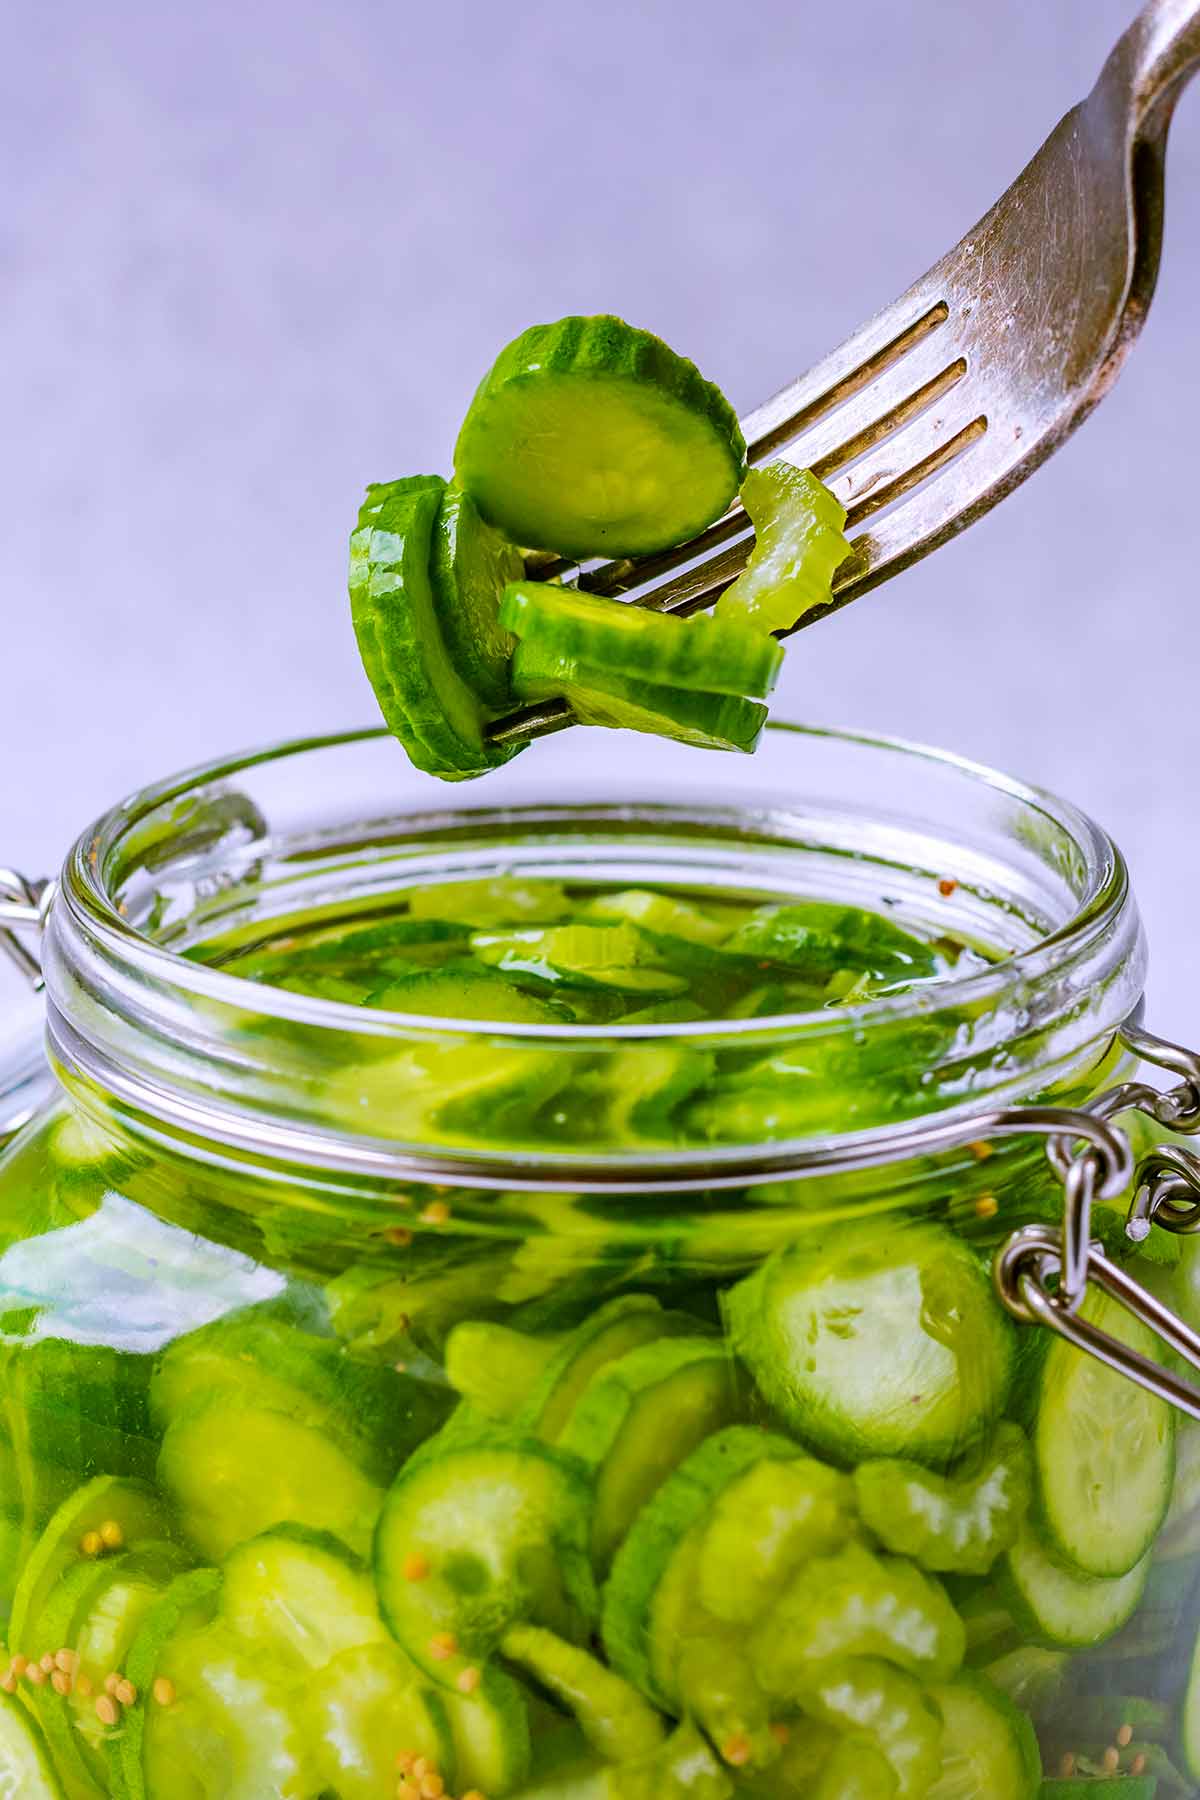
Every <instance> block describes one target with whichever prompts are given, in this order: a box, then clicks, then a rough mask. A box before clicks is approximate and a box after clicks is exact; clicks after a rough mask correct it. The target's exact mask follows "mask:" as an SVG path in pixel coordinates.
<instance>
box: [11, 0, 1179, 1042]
mask: <svg viewBox="0 0 1200 1800" xmlns="http://www.w3.org/2000/svg"><path fill="white" fill-rule="evenodd" d="M1129 13H1130V8H1129V7H1128V6H1127V5H1126V4H1123V3H1122V0H1025V3H1018V0H1007V3H1006V4H1004V3H998V4H993V5H988V6H986V7H985V6H983V5H981V4H978V3H974V4H968V5H966V6H964V5H962V4H961V0H909V4H907V5H903V6H896V5H895V4H894V3H893V0H858V4H857V5H855V6H852V7H847V6H835V7H830V6H824V5H823V6H814V5H804V4H800V3H798V0H759V4H757V5H755V6H753V7H747V8H744V9H742V8H737V7H732V6H729V5H720V6H718V5H717V4H715V0H641V3H639V4H613V3H611V0H607V3H605V0H599V3H597V0H544V3H543V4H520V3H517V4H509V5H504V4H496V3H495V0H491V3H489V0H439V4H436V5H425V6H414V5H411V4H404V3H403V0H393V3H392V4H382V3H372V0H342V3H341V4H338V5H333V4H327V5H317V4H313V3H312V0H288V4H286V5H285V4H282V3H281V0H262V3H260V4H245V3H243V4H240V5H236V6H235V5H232V4H229V3H228V0H205V4H204V5H203V6H202V7H190V8H184V7H164V6H162V5H161V3H160V0H155V3H154V4H149V3H141V0H112V3H111V4H109V5H108V6H106V7H103V8H100V7H95V6H93V5H90V4H87V3H86V0H62V3H61V4H59V5H57V6H55V7H53V8H49V7H35V6H34V5H33V4H29V3H26V4H22V3H20V0H18V3H15V4H13V3H10V4H9V5H8V6H6V7H3V8H2V9H0V16H2V17H3V21H4V56H3V63H2V66H0V295H2V306H3V327H2V329H3V348H2V354H0V420H2V421H3V430H2V432H0V494H2V496H3V503H2V506H0V581H2V588H0V593H2V596H3V597H2V599H0V607H2V609H3V611H2V614H0V617H2V621H3V630H2V643H3V648H2V650H0V657H2V662H0V708H2V713H0V717H2V720H3V726H2V734H0V862H14V863H16V864H17V865H19V866H22V867H24V868H26V869H28V870H31V871H33V872H40V871H44V870H47V869H49V868H51V867H52V866H53V865H55V864H56V863H57V861H58V860H59V858H60V856H61V853H62V851H63V850H64V848H65V846H66V844H67V842H68V840H69V838H70V837H71V836H72V835H73V834H74V832H75V831H76V830H78V829H79V828H80V827H81V826H82V825H83V824H84V823H86V821H87V820H88V818H89V817H90V816H91V815H92V814H93V813H95V812H96V811H97V810H99V809H100V808H101V806H103V805H104V804H105V803H107V802H108V801H110V800H112V799H113V798H115V797H116V796H117V795H118V794H120V793H121V792H123V791H124V790H126V789H128V788H130V787H132V786H134V785H136V784H138V783H139V782H141V781H142V780H143V779H145V778H148V777H151V776H154V775H158V774H162V773H165V772H167V771H169V770H171V769H173V768H175V767H178V766H182V765H184V764H187V763H189V762H191V761H193V760H197V759H200V758H202V757H206V756H208V755H211V754H214V753H217V752H219V751H222V750H226V749H232V748H234V747H237V746H240V745H243V744H246V743H253V742H256V741H259V740H266V739H268V738H271V737H272V736H275V735H278V734H290V733H301V732H304V731H306V730H310V729H312V730H319V729H323V728H326V727H331V728H335V727H338V726H341V725H343V724H354V723H358V722H361V721H365V720H369V719H371V718H372V717H373V703H372V699H371V696H370V693H369V691H368V690H367V689H366V686H365V683H364V679H363V676H362V672H361V669H360V668H359V666H358V663H357V659H356V655H355V650H354V645H353V641H352V637H351V634H350V631H349V627H348V622H347V616H346V604H345V598H344V562H345V540H346V534H347V530H348V526H349V523H350V520H351V518H352V515H353V512H354V508H355V505H356V503H357V499H358V495H359V491H360V489H361V488H362V486H363V484H364V483H365V482H366V481H367V480H368V479H369V478H381V477H386V476H391V475H395V474H401V473H407V472H410V471H412V470H415V469H422V468H426V467H430V466H433V467H443V468H444V467H445V466H446V464H447V461H448V458H449V453H450V449H451V445H452V443H453V437H454V432H455V428H456V425H457V422H458V420H459V417H460V415H461V413H462V410H463V407H464V405H465V403H466V401H467V399H468V397H469V395H470V392H471V389H472V387H473V385H474V383H475V381H476V379H477V378H478V376H479V374H480V373H481V372H482V370H483V368H484V367H485V366H486V364H487V363H488V362H489V361H490V359H491V357H492V355H493V354H494V352H495V350H496V349H497V348H498V346H499V345H500V344H501V343H503V342H504V341H505V340H506V339H507V338H508V337H510V336H512V335H513V334H514V333H515V332H516V331H518V330H519V329H520V328H521V327H523V326H524V325H526V324H528V323H531V322H532V321H534V320H538V319H543V318H553V317H555V316H556V315H558V314H561V313H565V312H569V311H597V310H613V311H616V312H620V313H623V314H625V315H626V316H628V317H629V318H631V319H633V320H635V321H637V322H639V323H644V324H648V325H650V326H652V327H653V328H654V329H655V330H658V331H660V332H661V333H662V334H663V335H664V336H666V337H667V338H668V339H670V340H671V341H672V342H673V343H674V344H676V345H677V346H678V347H679V348H681V349H683V350H685V351H687V352H688V353H690V354H692V355H693V356H695V358H696V359H697V361H698V362H699V363H700V365H701V367H702V368H703V369H704V371H705V372H706V373H707V374H709V375H711V376H712V377H713V378H714V379H716V380H717V381H719V382H721V383H722V385H723V386H724V387H725V388H726V389H727V391H728V392H729V393H730V395H731V396H732V397H733V398H734V399H735V400H736V401H737V402H738V403H739V404H740V405H742V406H743V407H745V406H749V405H751V404H752V403H754V402H755V401H756V400H758V399H760V398H762V397H763V396H764V395H766V394H767V393H769V392H770V391H772V390H774V389H775V388H777V387H779V386H780V385H782V384H783V383H784V382H785V381H787V380H788V379H789V378H790V377H791V376H792V375H793V374H795V373H796V372H797V371H798V370H799V369H801V368H803V367H805V366H806V365H807V364H809V363H810V362H811V361H813V360H814V359H815V358H816V357H817V356H818V355H819V354H820V353H821V352H822V351H823V350H825V349H826V348H827V347H829V346H830V345H831V344H833V343H834V342H836V341H837V340H838V339H839V338H840V337H842V336H843V335H844V334H845V333H846V332H847V331H848V330H849V329H850V328H851V327H852V326H853V325H854V324H855V323H856V322H857V321H858V320H859V319H860V318H861V317H863V316H864V315H865V314H867V313H868V312H870V311H873V310H874V309H875V308H876V307H877V306H878V305H880V304H882V303H883V302H885V301H886V300H888V299H890V298H891V297H892V295H893V294H895V293H896V292H898V291H899V290H900V289H901V288H902V287H904V286H905V285H906V284H907V283H908V282H909V280H910V279H912V277H913V276H915V275H916V274H917V273H919V271H920V270H921V269H923V268H924V267H925V266H926V265H927V264H928V263H930V262H931V261H933V260H934V259H935V257H936V256H938V255H939V254H940V253H941V252H942V250H944V249H945V248H947V247H948V246H949V245H950V244H951V243H952V242H953V241H954V240H955V239H956V238H957V237H958V236H960V235H961V233H962V232H963V231H964V230H965V229H966V228H967V227H968V226H969V225H971V224H972V223H973V221H974V220H975V218H976V217H977V216H978V215H979V214H980V213H981V212H982V211H983V210H984V209H985V208H986V207H987V205H988V204H990V202H991V201H992V200H993V199H994V198H995V196H996V195H997V194H998V193H999V191H1000V190H1001V189H1002V188H1003V187H1004V186H1005V185H1006V184H1007V183H1008V181H1009V180H1010V179H1011V178H1012V177H1013V176H1014V175H1015V174H1016V172H1017V170H1018V168H1019V167H1020V165H1021V164H1022V162H1023V161H1024V160H1025V159H1026V157H1027V156H1028V155H1029V154H1030V153H1031V152H1032V151H1033V150H1034V148H1035V147H1036V145H1037V144H1038V142H1039V141H1040V140H1041V138H1042V137H1043V136H1044V135H1045V133H1046V131H1048V130H1049V128H1050V127H1051V126H1052V125H1053V123H1054V122H1055V120H1056V119H1057V117H1058V116H1059V115H1060V114H1061V113H1062V112H1063V111H1064V110H1065V109H1066V108H1067V107H1068V106H1069V105H1070V104H1071V103H1072V102H1073V101H1074V100H1075V99H1077V98H1078V97H1079V96H1080V95H1081V94H1082V92H1083V91H1084V90H1085V89H1086V88H1087V86H1088V85H1089V84H1090V82H1091V80H1092V78H1093V76H1094V74H1095V72H1096V70H1097V69H1098V67H1099V65H1100V63H1101V61H1102V60H1103V57H1104V55H1105V54H1106V52H1107V50H1108V47H1109V45H1110V43H1111V41H1112V40H1113V39H1114V38H1115V36H1116V35H1117V33H1118V31H1119V30H1120V29H1121V27H1122V26H1123V24H1124V22H1125V20H1126V19H1127V18H1128V16H1129ZM739 16H743V17H744V18H745V21H746V23H745V25H744V27H739V25H738V23H737V20H738V18H739ZM1198 281H1200V107H1198V106H1197V105H1196V103H1195V101H1194V100H1191V99H1189V100H1188V101H1185V103H1184V105H1183V108H1182V109H1181V114H1180V117H1179V119H1178V121H1177V123H1176V127H1175V133H1174V141H1173V155H1172V164H1171V197H1170V206H1169V214H1168V230H1167V250H1166V257H1165V263H1164V269H1163V275H1162V281H1161V286H1160V293H1159V298H1158V300H1157V302H1156V306H1155V309H1154V312H1153V314H1152V316H1151V320H1150V323H1149V326H1148V328H1147V330H1146V333H1145V336H1144V338H1143V340H1142V343H1141V345H1140V346H1139V348H1138V350H1137V352H1136V354H1135V356H1134V358H1133V361H1132V363H1131V365H1130V367H1129V369H1128V370H1127V372H1126V375H1125V377H1124V379H1123V381H1122V383H1121V385H1120V386H1119V388H1118V389H1117V391H1116V393H1115V394H1114V395H1113V397H1112V398H1110V399H1109V400H1108V401H1107V402H1106V403H1105V405H1104V407H1103V408H1102V410H1101V412H1100V413H1099V414H1098V416H1097V417H1096V419H1095V420H1093V422H1092V423H1091V424H1090V425H1089V426H1088V427H1087V428H1086V429H1085V431H1084V432H1083V433H1082V435H1081V436H1080V437H1079V438H1078V439H1077V440H1076V441H1075V443H1074V444H1072V445H1071V446H1069V447H1068V449H1067V450H1066V451H1065V452H1063V453H1062V454H1061V455H1060V456H1059V457H1057V458H1056V459H1055V460H1054V462H1053V463H1052V464H1051V465H1050V466H1049V467H1048V468H1047V469H1046V470H1045V471H1044V472H1043V473H1042V474H1041V475H1039V476H1038V478H1037V479H1036V480H1035V481H1034V482H1032V483H1031V484H1030V485H1029V486H1028V487H1027V488H1025V489H1024V490H1022V492H1021V493H1019V494H1018V495H1017V496H1016V497H1015V498H1013V499H1012V500H1010V501H1008V502H1007V503H1006V504H1005V505H1004V506H1003V507H1002V508H1001V509H1000V511H999V512H998V513H995V514H993V515H992V517H991V518H990V519H989V520H987V521H985V522H984V523H983V524H982V525H980V526H978V527H977V528H976V529H975V530H973V531H972V532H970V533H969V534H968V535H967V537H966V538H964V539H960V540H959V541H958V542H957V543H956V544H954V545H952V546H951V547H949V548H948V549H946V550H944V551H942V552H941V553H939V554H938V555H937V556H936V557H934V558H933V559H932V561H930V562H928V563H926V564H925V565H924V566H923V567H922V568H920V569H918V570H917V571H915V572H914V573H911V574H909V575H908V576H906V577H904V578H903V579H902V580H901V581H899V582H897V583H895V584H892V585H891V586H889V587H887V588H885V589H884V590H883V591H882V592H881V593H879V594H877V595H875V596H872V597H870V598H868V599H866V600H864V601H863V602H862V603H861V604H860V605H859V606H857V607H855V608H852V609H851V610H850V612H849V613H848V614H846V615H843V616H842V617H841V618H840V619H838V620H836V621H832V622H830V623H828V624H826V625H824V626H822V627H821V628H820V629H818V630H816V631H813V632H811V633H808V634H806V635H805V636H804V638H803V639H802V640H800V641H799V642H798V643H797V645H796V647H795V648H794V650H793V652H792V654H791V655H790V656H789V659H788V669H787V675H786V679H785V683H784V687H783V691H782V710H784V711H786V712H790V713H791V714H793V715H797V716H801V715H802V716H807V717H810V718H813V719H817V720H821V721H826V722H836V723H843V724H855V725H860V726H864V727H867V728H872V729H878V730H890V731H898V732H901V733H904V734H907V735H909V736H915V737H920V738H926V739H930V740H935V741H938V742H940V743H942V744H944V745H947V746H950V747H953V748H954V749H956V750H960V751H962V752H964V753H967V754H969V755H973V756H977V757H981V758H983V759H985V760H988V761H992V762H995V763H999V764H1000V765H1002V766H1004V767H1006V768H1009V769H1011V770H1012V771H1014V772H1015V773H1018V774H1021V775H1024V776H1027V777H1030V778H1032V779H1034V780H1038V781H1042V782H1045V783H1048V784H1050V785H1052V786H1056V787H1058V788H1060V789H1061V790H1063V791H1065V792H1066V793H1068V794H1069V795H1070V796H1071V797H1073V798H1074V799H1076V800H1077V801H1079V802H1081V803H1082V804H1084V805H1085V806H1087V807H1089V808H1090V809H1092V810H1093V811H1094V812H1096V813H1097V814H1098V815H1099V816H1100V818H1101V819H1103V820H1104V822H1105V823H1106V824H1108V825H1109V827H1110V828H1111V829H1112V830H1113V831H1114V832H1115V833H1116V834H1117V835H1118V837H1119V838H1120V840H1121V841H1122V843H1123V844H1124V846H1125V849H1126V850H1127V852H1128V854H1129V856H1130V858H1131V860H1132V862H1133V865H1134V871H1135V877H1136V880H1137V883H1138V887H1139V890H1140V894H1141V899H1142V904H1143V908H1144V910H1145V913H1146V915H1147V919H1148V922H1149V925H1150V928H1151V933H1152V940H1153V943H1154V947H1155V972H1154V978H1153V996H1152V998H1153V1008H1152V1016H1153V1017H1154V1019H1155V1020H1156V1022H1157V1023H1158V1024H1159V1026H1160V1028H1165V1029H1167V1030H1175V1031H1176V1032H1178V1033H1180V1034H1185V1035H1186V1034H1190V1035H1191V1037H1192V1038H1193V1040H1195V1039H1197V1038H1198V1037H1200V957H1198V956H1197V954H1196V951H1195V948H1194V943H1193V926H1192V915H1193V912H1194V910H1195V901H1194V898H1193V896H1194V895H1195V893H1196V891H1197V887H1198V883H1200V839H1198V837H1197V832H1196V828H1195V821H1196V810H1197V807H1196V794H1197V782H1198V780H1200V770H1198V767H1197V753H1198V751H1200V728H1198V725H1197V708H1196V698H1195V696H1196V664H1197V655H1196V652H1197V644H1198V641H1200V625H1198V624H1197V620H1196V618H1195V607H1196V601H1197V581H1196V567H1197V560H1198V558H1200V506H1198V504H1197V498H1196V490H1197V481H1196V474H1197V469H1198V468H1200V452H1198V451H1197V448H1196V445H1195V441H1194V433H1193V431H1192V421H1193V419H1194V418H1195V416H1196V414H1197V413H1198V412H1200V373H1198V370H1200V332H1198V331H1197V327H1196V319H1197V308H1196V288H1197V283H1198ZM606 748H608V747H606ZM611 754H612V755H613V756H614V757H620V756H630V757H635V756H639V755H641V754H642V749H641V747H640V746H639V745H638V744H637V743H636V742H635V741H632V740H630V741H624V740H619V741H615V742H614V743H613V744H612V745H611ZM4 983H5V977H3V976H0V993H10V992H11V991H12V990H11V985H7V986H6V985H4Z"/></svg>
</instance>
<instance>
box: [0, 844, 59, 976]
mask: <svg viewBox="0 0 1200 1800" xmlns="http://www.w3.org/2000/svg"><path fill="white" fill-rule="evenodd" d="M53 898H54V883H53V882H51V881H29V880H27V879H26V877H25V876H24V875H19V874H18V873H17V871H16V870H15V869H0V950H2V951H3V952H4V954H5V955H6V956H7V957H9V959H10V960H11V961H12V962H14V963H15V964H16V966H17V968H18V969H19V970H20V971H21V974H22V975H24V977H25V979H26V980H27V981H28V982H29V984H30V986H31V987H33V988H34V989H39V988H40V987H41V985H42V965H41V963H40V962H39V961H38V958H37V955H36V953H35V952H34V951H33V950H31V949H30V948H29V946H28V944H26V943H24V942H23V941H22V939H21V938H19V937H18V936H17V932H18V931H36V932H38V933H39V934H40V933H41V931H42V929H43V927H44V926H45V923H46V914H47V913H48V912H49V910H50V902H51V901H52V899H53Z"/></svg>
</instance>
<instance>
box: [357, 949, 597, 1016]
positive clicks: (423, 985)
mask: <svg viewBox="0 0 1200 1800" xmlns="http://www.w3.org/2000/svg"><path fill="white" fill-rule="evenodd" d="M368 1004H369V1005H371V1006H376V1007H382V1008H385V1009H386V1010H387V1011H388V1012H407V1013H420V1014H422V1015H423V1016H425V1017H427V1018H439V1019H448V1020H456V1019H482V1020H485V1021H486V1020H493V1021H495V1023H496V1024H497V1025H561V1024H562V1023H563V1021H564V1019H569V1017H570V1014H569V1013H566V1012H564V1011H563V1010H562V1009H561V1007H556V1006H551V1005H548V1004H547V1003H546V1001H544V1000H539V999H538V998H537V996H536V995H535V994H527V993H524V992H523V991H522V990H521V989H520V988H519V987H516V986H515V985H514V984H513V983H512V982H511V981H505V980H504V978H503V976H501V975H498V974H496V973H495V972H494V971H493V970H491V969H487V968H483V969H481V968H480V967H479V964H478V963H477V962H468V961H467V960H466V958H463V960H462V961H461V962H460V961H455V962H454V963H451V964H449V965H444V966H443V967H442V968H440V969H423V970H421V971H420V972H418V973H415V974H412V975H404V976H401V977H400V978H399V980H395V981H389V982H387V983H386V985H385V986H383V987H381V988H376V989H375V991H374V992H373V993H372V994H371V997H370V1000H369V1002H368Z"/></svg>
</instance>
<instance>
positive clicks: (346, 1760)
mask: <svg viewBox="0 0 1200 1800" xmlns="http://www.w3.org/2000/svg"><path fill="white" fill-rule="evenodd" d="M296 1710H297V1713H298V1716H299V1717H300V1718H301V1719H302V1720H303V1721H304V1733H305V1738H306V1740H307V1743H308V1746H309V1749H310V1754H311V1757H312V1761H313V1764H314V1767H315V1768H316V1771H317V1778H318V1780H319V1781H320V1782H322V1783H324V1784H325V1785H326V1787H328V1788H329V1789H330V1790H331V1791H332V1792H333V1793H335V1794H336V1795H337V1797H338V1800H382V1796H384V1795H390V1794H393V1793H394V1792H395V1791H396V1769H397V1757H398V1756H403V1755H409V1756H414V1757H417V1756H419V1757H424V1759H425V1761H426V1763H427V1765H428V1772H429V1773H431V1774H437V1775H440V1776H441V1777H442V1778H443V1779H444V1780H447V1781H453V1780H454V1779H455V1772H454V1745H453V1739H452V1738H451V1735H450V1725H449V1720H448V1719H447V1716H446V1709H445V1706H444V1705H443V1703H442V1698H441V1696H440V1695H439V1694H438V1693H436V1692H435V1691H434V1689H433V1688H431V1687H428V1686H425V1685H423V1684H422V1683H421V1681H420V1678H419V1676H418V1674H417V1671H416V1670H415V1669H414V1667H413V1665H412V1663H411V1662H410V1661H409V1659H408V1658H407V1657H406V1656H405V1654H404V1652H403V1651H402V1650H401V1649H399V1648H398V1646H397V1645H395V1644H393V1643H391V1642H385V1643H370V1644H360V1645H358V1646H356V1647H355V1648H353V1649H346V1650H342V1651H340V1652H339V1653H338V1654H337V1655H336V1656H334V1657H332V1658H331V1659H330V1661H329V1662H328V1663H326V1664H325V1665H324V1666H323V1667H322V1668H320V1669H318V1670H315V1671H314V1673H313V1674H312V1676H311V1677H310V1679H309V1681H308V1684H307V1685H306V1686H305V1687H304V1688H302V1689H301V1690H300V1694H299V1700H298V1705H297V1708H296Z"/></svg>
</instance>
